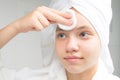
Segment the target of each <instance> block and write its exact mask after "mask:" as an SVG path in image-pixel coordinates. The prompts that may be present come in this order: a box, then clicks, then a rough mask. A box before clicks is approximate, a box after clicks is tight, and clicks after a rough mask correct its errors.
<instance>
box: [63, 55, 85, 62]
mask: <svg viewBox="0 0 120 80" xmlns="http://www.w3.org/2000/svg"><path fill="white" fill-rule="evenodd" d="M64 59H65V60H66V61H67V62H69V63H76V62H78V61H81V60H82V59H84V58H83V57H77V56H67V57H65V58H64Z"/></svg>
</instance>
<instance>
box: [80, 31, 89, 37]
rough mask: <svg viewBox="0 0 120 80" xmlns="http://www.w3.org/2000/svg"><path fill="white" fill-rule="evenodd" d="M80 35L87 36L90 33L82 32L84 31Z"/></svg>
mask: <svg viewBox="0 0 120 80" xmlns="http://www.w3.org/2000/svg"><path fill="white" fill-rule="evenodd" d="M80 36H81V37H87V36H88V33H87V32H82V33H80Z"/></svg>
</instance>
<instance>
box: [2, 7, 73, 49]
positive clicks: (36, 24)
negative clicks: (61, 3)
mask: <svg viewBox="0 0 120 80" xmlns="http://www.w3.org/2000/svg"><path fill="white" fill-rule="evenodd" d="M48 13H49V14H48ZM70 18H71V15H70V14H69V13H67V12H60V11H57V10H54V9H51V8H48V7H45V6H42V7H38V8H36V9H35V10H33V11H32V12H30V13H28V14H27V15H25V16H23V17H21V18H20V19H17V20H16V21H13V22H11V23H10V24H8V25H7V26H5V27H4V28H2V29H0V48H2V47H3V46H4V45H5V44H6V43H7V42H8V41H9V40H11V39H12V38H13V37H15V36H16V35H17V34H19V33H24V32H28V31H40V30H42V29H44V28H45V27H47V26H49V25H50V24H52V23H60V24H64V25H71V24H72V21H71V20H70Z"/></svg>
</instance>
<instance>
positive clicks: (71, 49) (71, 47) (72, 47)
mask: <svg viewBox="0 0 120 80" xmlns="http://www.w3.org/2000/svg"><path fill="white" fill-rule="evenodd" d="M78 51H79V42H78V40H77V39H76V38H73V37H72V38H69V39H68V42H67V46H66V52H67V53H76V52H78Z"/></svg>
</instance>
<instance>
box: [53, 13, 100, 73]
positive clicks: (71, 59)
mask: <svg viewBox="0 0 120 80" xmlns="http://www.w3.org/2000/svg"><path fill="white" fill-rule="evenodd" d="M75 15H76V18H77V21H78V22H77V25H76V28H74V29H73V30H70V31H64V30H61V29H59V28H57V30H56V42H55V45H56V52H57V55H58V57H59V59H60V61H61V63H62V64H63V66H64V67H65V69H66V71H68V72H70V73H82V72H85V71H87V70H88V69H91V68H93V67H95V66H96V65H97V63H98V58H99V54H100V47H101V46H100V40H99V37H98V35H97V33H96V31H95V30H94V28H93V27H92V25H91V24H90V23H89V22H88V20H87V19H86V18H85V17H84V16H82V15H81V14H80V13H78V12H77V11H75Z"/></svg>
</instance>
